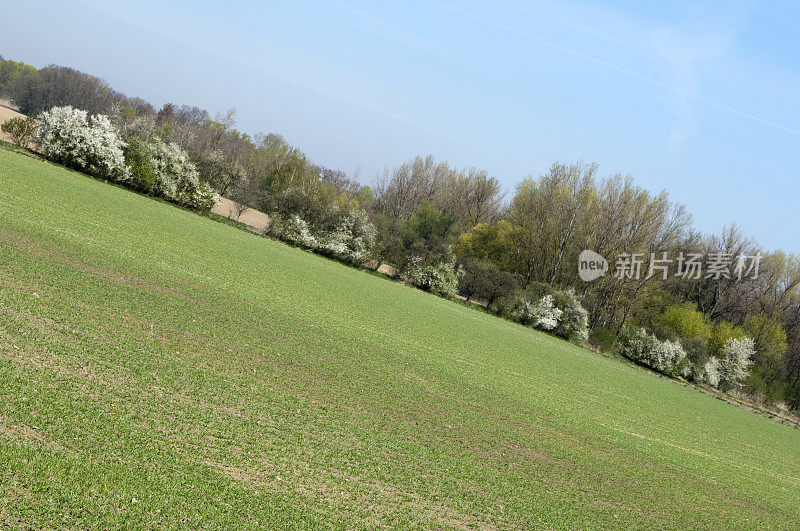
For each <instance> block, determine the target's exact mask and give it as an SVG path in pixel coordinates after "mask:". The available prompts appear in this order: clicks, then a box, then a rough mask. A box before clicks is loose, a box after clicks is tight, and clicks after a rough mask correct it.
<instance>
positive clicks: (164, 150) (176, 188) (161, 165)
mask: <svg viewBox="0 0 800 531" xmlns="http://www.w3.org/2000/svg"><path fill="white" fill-rule="evenodd" d="M150 149H151V157H152V165H153V168H154V169H155V175H156V183H155V191H156V193H157V194H158V195H160V196H162V197H165V198H167V199H169V200H170V201H175V202H176V203H182V204H185V205H190V204H191V203H192V201H193V200H194V196H195V193H196V192H197V190H198V187H199V185H200V179H199V177H198V173H197V167H195V165H194V164H193V163H192V162H191V161H190V160H189V155H187V154H186V152H185V151H184V150H182V149H181V147H180V146H179V145H178V144H175V143H174V142H169V143H167V142H164V141H163V140H161V139H160V138H155V139H154V140H153V142H151V143H150Z"/></svg>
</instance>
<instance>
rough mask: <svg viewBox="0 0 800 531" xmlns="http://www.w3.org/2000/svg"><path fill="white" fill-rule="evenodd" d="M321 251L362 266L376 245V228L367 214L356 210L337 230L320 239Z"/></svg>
mask: <svg viewBox="0 0 800 531" xmlns="http://www.w3.org/2000/svg"><path fill="white" fill-rule="evenodd" d="M318 240H319V249H320V250H321V251H322V252H324V253H325V254H329V255H331V256H334V257H336V258H338V259H340V260H344V261H347V262H350V263H353V264H358V265H360V264H362V263H363V262H364V260H366V259H367V258H368V257H369V255H370V251H371V250H372V247H373V245H374V244H375V227H374V225H372V223H371V222H370V221H369V217H368V216H367V213H366V212H364V211H363V210H355V211H353V212H351V213H350V214H348V215H347V216H346V217H345V218H344V219H343V220H342V221H341V222H340V223H339V226H337V227H336V230H334V231H332V232H330V233H327V234H324V235H322V236H320V237H319V238H318Z"/></svg>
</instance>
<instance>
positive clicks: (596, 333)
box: [589, 326, 617, 351]
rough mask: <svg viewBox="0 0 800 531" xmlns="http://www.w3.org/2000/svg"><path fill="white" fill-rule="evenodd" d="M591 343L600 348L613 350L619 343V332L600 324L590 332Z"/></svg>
mask: <svg viewBox="0 0 800 531" xmlns="http://www.w3.org/2000/svg"><path fill="white" fill-rule="evenodd" d="M589 343H590V344H591V345H593V346H595V347H597V348H599V349H600V350H603V351H609V350H613V349H614V347H615V346H616V345H617V334H615V333H614V331H613V330H611V329H609V328H603V327H602V326H598V327H597V328H595V329H594V330H592V331H591V333H590V334H589Z"/></svg>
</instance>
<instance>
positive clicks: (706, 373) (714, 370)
mask: <svg viewBox="0 0 800 531" xmlns="http://www.w3.org/2000/svg"><path fill="white" fill-rule="evenodd" d="M720 377H721V373H720V360H719V358H718V357H716V356H711V357H710V358H708V361H706V362H705V364H703V366H702V369H701V370H700V371H699V374H698V375H697V376H696V377H695V380H697V381H699V382H701V383H707V384H709V385H711V386H712V387H718V386H719V381H720Z"/></svg>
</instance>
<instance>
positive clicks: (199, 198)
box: [189, 182, 220, 212]
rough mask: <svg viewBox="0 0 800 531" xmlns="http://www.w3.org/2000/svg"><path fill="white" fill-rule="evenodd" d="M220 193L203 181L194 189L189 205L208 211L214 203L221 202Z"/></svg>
mask: <svg viewBox="0 0 800 531" xmlns="http://www.w3.org/2000/svg"><path fill="white" fill-rule="evenodd" d="M219 201H220V195H219V194H218V193H217V192H216V190H214V189H213V188H211V185H210V184H208V183H205V182H201V183H200V184H198V185H197V189H196V190H195V191H194V195H193V196H192V198H191V199H190V201H189V206H191V207H193V208H196V209H197V210H200V211H201V212H208V211H210V210H211V209H212V208H214V205H216V204H217V203H219Z"/></svg>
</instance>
